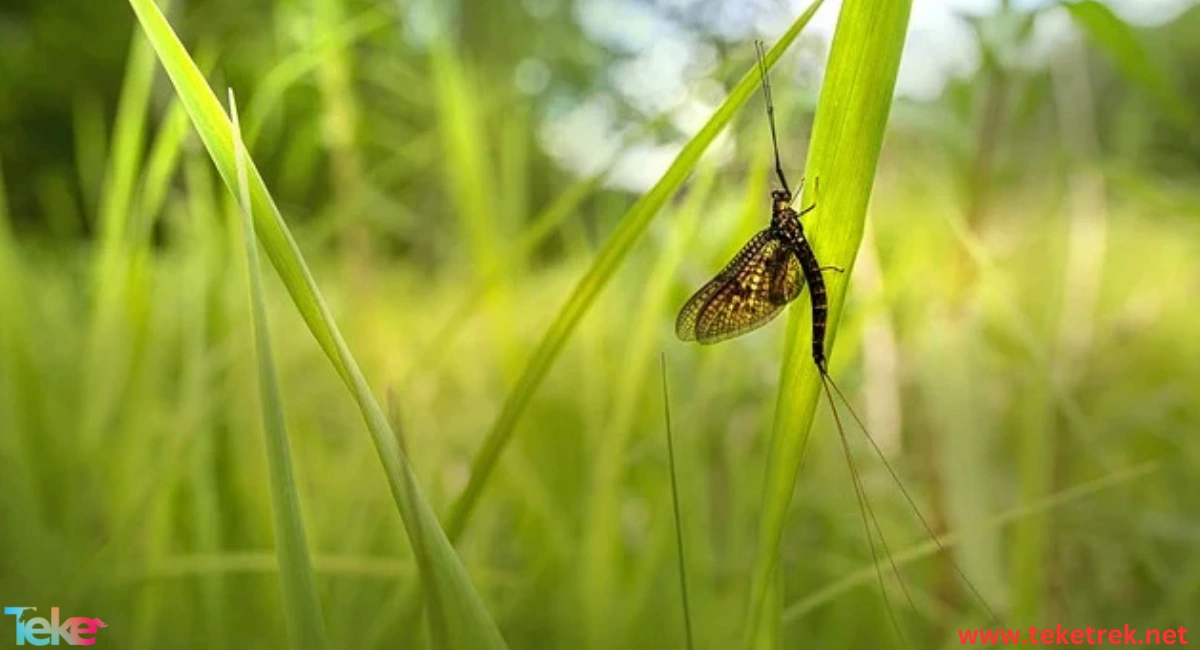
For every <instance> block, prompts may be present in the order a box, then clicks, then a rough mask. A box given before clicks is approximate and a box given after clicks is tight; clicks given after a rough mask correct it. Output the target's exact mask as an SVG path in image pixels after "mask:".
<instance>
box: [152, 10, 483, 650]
mask: <svg viewBox="0 0 1200 650" xmlns="http://www.w3.org/2000/svg"><path fill="white" fill-rule="evenodd" d="M129 4H130V6H131V7H132V8H133V10H134V12H135V13H136V14H137V18H138V21H139V23H140V24H141V26H142V31H143V33H144V34H145V35H146V37H147V38H149V40H150V42H151V44H152V45H153V47H154V50H155V52H156V53H157V54H158V58H159V61H160V62H161V63H162V65H163V67H164V68H165V69H166V71H167V74H168V76H169V77H170V79H171V83H172V85H173V86H174V87H175V91H176V94H177V95H178V96H179V99H180V100H181V101H182V102H183V104H184V106H185V108H186V109H187V112H188V116H189V117H190V118H191V120H192V125H193V126H194V127H195V128H196V131H197V132H198V133H199V135H200V139H201V141H202V142H203V143H204V146H205V148H206V149H207V150H208V153H209V156H210V157H211V158H212V160H213V163H214V165H215V166H216V168H217V171H218V172H219V173H220V174H221V177H222V179H223V180H224V182H225V185H226V186H227V187H229V188H230V189H231V191H234V192H235V193H236V190H235V188H237V187H238V186H239V183H238V178H237V172H236V164H235V161H234V151H233V133H232V128H231V126H230V122H229V119H228V118H227V117H226V115H225V113H224V111H223V110H222V108H221V104H220V102H219V101H217V98H216V95H214V94H213V92H212V90H211V89H210V88H209V87H208V83H207V81H205V79H204V76H203V75H202V74H201V72H200V69H199V68H198V67H197V66H196V63H195V62H194V61H193V60H192V58H191V56H189V55H188V53H187V50H186V49H185V48H184V47H183V44H182V43H181V42H180V41H179V38H178V37H177V36H176V35H175V32H174V31H173V30H172V29H171V26H170V24H168V23H167V20H166V18H165V17H164V16H163V15H162V12H161V11H159V9H158V7H157V6H156V5H155V4H154V2H153V0H129ZM246 176H247V182H246V185H247V186H248V188H249V194H250V202H249V208H250V211H251V216H252V217H253V219H254V225H255V231H256V235H257V237H258V239H259V241H260V242H261V243H262V246H263V250H264V251H265V252H266V253H267V257H268V258H269V259H270V260H271V264H272V265H273V266H274V267H275V270H276V272H277V273H278V274H279V277H280V280H281V281H282V282H283V284H284V287H285V288H286V290H287V291H288V294H289V295H290V296H291V298H292V302H293V304H294V305H295V306H296V309H297V310H298V311H299V313H300V316H301V317H302V318H303V319H304V322H305V324H306V325H307V326H308V328H309V330H310V331H311V332H312V334H313V337H314V338H315V339H316V340H317V343H318V345H320V346H321V349H322V351H323V352H324V353H325V355H326V357H327V358H328V359H329V360H330V362H331V363H332V364H333V366H334V369H335V370H336V371H337V373H338V376H339V377H341V379H342V381H343V382H344V383H345V384H346V387H347V389H348V390H349V391H350V393H351V395H352V396H353V397H354V400H355V402H356V403H357V405H358V407H359V410H360V412H361V413H362V416H363V419H364V420H365V421H366V424H367V429H368V431H369V432H370V434H371V440H372V442H373V443H374V445H375V450H376V452H377V453H378V455H379V458H380V462H381V463H382V464H383V468H384V473H385V476H386V478H387V481H388V487H389V488H390V491H391V493H392V498H393V501H394V502H395V504H396V508H397V510H398V511H399V513H400V516H401V518H402V519H403V522H404V527H405V531H406V532H407V534H408V536H409V541H410V543H412V544H413V545H414V547H416V546H417V541H416V540H415V537H416V536H418V535H421V536H422V537H423V538H422V539H421V540H420V542H419V544H420V548H423V549H425V550H426V552H428V554H429V555H430V557H431V559H432V561H431V562H430V564H429V567H428V568H429V571H430V573H432V575H429V576H427V577H428V579H429V580H432V581H434V582H435V583H436V584H437V587H438V589H437V595H438V597H439V598H441V599H442V602H440V603H439V605H440V607H441V608H442V610H443V611H444V612H446V619H447V622H448V623H449V625H448V630H447V638H448V641H449V642H448V643H447V647H449V648H463V649H470V650H475V649H477V648H504V647H505V644H504V640H503V638H502V637H501V636H500V632H499V630H498V629H497V627H496V624H495V623H494V622H493V621H492V619H491V617H490V616H489V615H488V613H487V610H486V609H485V608H484V605H483V601H482V599H481V598H480V596H479V594H478V593H476V591H475V589H474V588H473V587H472V586H471V582H470V579H469V578H468V576H467V573H466V570H465V569H464V568H463V565H462V563H461V561H460V560H459V558H458V556H457V555H455V553H454V549H453V547H452V546H451V544H450V542H449V540H448V539H447V538H446V536H445V535H444V534H443V533H442V530H441V528H440V527H439V525H438V520H437V517H436V516H435V515H434V512H433V509H432V508H431V507H430V505H429V503H428V501H427V500H426V499H425V497H424V495H423V494H422V493H421V491H420V488H419V486H418V485H417V481H416V479H415V477H413V476H409V475H408V474H409V473H411V472H412V467H411V466H410V465H409V463H408V459H407V458H405V457H404V456H403V455H402V454H401V452H400V448H399V445H398V444H397V442H396V438H395V436H394V435H393V433H392V431H391V427H390V426H389V425H388V422H387V418H386V417H385V415H384V413H383V410H382V409H381V408H380V406H379V404H378V402H377V401H376V400H375V397H374V395H372V393H371V389H370V386H369V385H368V384H367V380H366V378H365V377H364V376H363V374H362V371H361V370H360V369H359V367H358V363H357V362H356V361H355V360H354V357H353V355H352V354H351V353H350V349H349V347H348V346H347V345H346V343H345V341H344V340H343V338H342V335H341V332H340V331H339V330H338V328H337V325H336V324H335V323H334V320H333V316H332V314H331V313H330V311H329V308H328V307H327V306H326V304H325V300H324V298H322V297H321V293H320V291H319V290H318V288H317V284H316V281H315V280H314V279H313V276H312V272H311V271H309V269H308V266H307V265H306V264H305V262H304V259H303V256H302V255H301V254H300V249H299V247H298V246H297V245H296V242H295V240H294V239H293V238H292V235H291V232H290V231H289V230H288V228H287V225H286V224H285V222H284V220H283V215H282V214H280V212H279V208H278V207H277V206H276V204H275V200H274V198H273V197H272V196H271V194H270V192H269V191H268V190H267V187H266V184H265V183H264V182H263V179H262V176H261V175H260V174H259V172H258V169H257V168H256V167H255V166H254V164H253V160H247V161H246Z"/></svg>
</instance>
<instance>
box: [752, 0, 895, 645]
mask: <svg viewBox="0 0 1200 650" xmlns="http://www.w3.org/2000/svg"><path fill="white" fill-rule="evenodd" d="M910 9H911V1H910V0H896V1H895V2H885V3H878V2H872V1H871V0H846V2H845V3H844V4H843V5H842V10H841V15H840V16H839V17H838V23H837V28H836V30H835V32H834V36H833V44H832V45H831V47H830V52H829V64H828V66H827V68H826V71H825V81H824V84H823V86H822V88H821V96H820V100H819V101H820V103H819V105H818V107H817V114H816V118H815V122H814V123H813V138H812V146H811V147H810V149H809V152H808V164H807V166H806V171H805V173H806V174H807V176H808V178H809V179H810V181H815V180H816V179H819V180H820V182H819V183H817V182H809V183H807V184H806V185H805V192H804V194H805V196H804V198H803V200H802V201H801V203H800V205H805V206H807V205H810V204H811V203H813V201H814V200H816V202H817V209H816V210H814V211H813V212H812V214H811V215H809V216H808V217H806V222H805V226H806V229H807V231H808V237H809V240H810V241H811V242H812V245H813V248H814V250H815V252H816V254H817V258H818V259H819V260H821V263H822V264H834V265H837V266H841V267H842V268H844V269H846V272H845V273H836V274H835V273H831V274H829V275H827V280H826V284H827V291H828V298H829V329H828V331H827V333H826V335H825V337H826V338H825V349H826V354H828V355H830V356H832V350H833V341H834V338H835V336H836V334H837V322H838V318H839V316H840V315H841V311H842V303H843V301H844V300H845V296H846V283H847V280H848V278H849V276H850V272H851V270H852V269H853V267H854V258H855V255H856V254H857V253H858V246H859V243H860V242H861V240H862V234H863V224H864V222H865V220H866V212H867V202H868V200H869V199H870V196H871V187H872V184H873V182H874V178H875V166H876V163H877V162H878V161H879V150H880V148H881V146H882V144H883V133H884V126H885V125H886V124H887V118H888V112H889V110H890V109H891V104H892V94H893V92H894V90H895V84H896V73H897V71H898V70H899V67H900V53H901V51H902V50H903V47H904V35H905V31H906V30H907V28H908V16H909V10H910ZM814 190H816V191H815V192H814ZM803 299H804V298H801V300H803ZM810 323H811V312H810V310H809V309H808V308H807V307H805V306H802V307H800V308H796V309H792V310H791V315H790V317H789V319H788V334H787V343H786V346H785V350H784V356H783V364H782V367H781V369H780V381H779V396H778V402H777V404H776V407H775V421H774V426H773V430H772V437H771V441H772V442H771V449H770V457H769V459H768V463H767V474H766V482H765V485H764V493H763V508H762V513H763V514H762V517H761V519H760V526H759V544H758V555H757V558H756V560H755V566H754V572H753V578H752V581H751V587H750V589H751V591H750V605H749V610H748V614H747V619H746V623H745V631H746V641H747V643H746V644H745V647H747V648H752V647H757V646H758V642H757V638H758V637H759V636H760V635H762V634H763V633H764V623H767V621H766V620H765V618H764V609H765V606H766V603H767V598H768V593H769V592H770V590H771V585H772V583H773V581H774V578H773V576H774V574H775V570H776V561H777V557H778V553H779V545H780V542H781V540H782V537H783V528H784V525H785V523H786V521H787V514H788V509H789V507H790V505H791V501H792V493H793V489H794V486H795V484H796V477H797V475H798V473H799V461H800V457H801V455H802V454H803V450H804V447H805V445H806V444H807V442H808V434H809V427H810V425H811V424H812V418H813V414H814V412H815V411H816V405H817V396H818V392H819V391H820V387H821V382H820V375H819V374H818V373H817V368H816V365H815V364H814V363H813V360H812V358H811V356H810V341H811V333H810ZM777 625H778V621H777V620H776V621H772V622H770V624H769V625H766V626H765V627H767V628H773V627H776V626H777Z"/></svg>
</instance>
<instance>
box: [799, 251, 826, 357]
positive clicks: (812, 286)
mask: <svg viewBox="0 0 1200 650" xmlns="http://www.w3.org/2000/svg"><path fill="white" fill-rule="evenodd" d="M795 246H796V257H797V258H798V259H799V260H800V268H801V269H803V270H804V280H805V281H806V282H807V283H808V293H809V295H810V296H811V299H812V357H813V361H814V362H815V363H816V364H817V368H819V369H820V370H821V372H825V323H826V321H827V319H828V315H829V299H828V298H827V297H826V295H825V278H824V277H822V275H821V263H820V262H818V261H817V256H816V254H815V253H813V249H812V247H811V246H809V245H808V239H806V238H805V237H804V235H803V234H801V235H800V236H799V237H797V238H796V244H795Z"/></svg>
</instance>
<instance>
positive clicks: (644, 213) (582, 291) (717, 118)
mask: <svg viewBox="0 0 1200 650" xmlns="http://www.w3.org/2000/svg"><path fill="white" fill-rule="evenodd" d="M822 2H823V0H816V1H815V2H813V3H812V4H811V5H810V6H809V8H808V9H807V10H805V11H804V13H803V14H801V15H800V17H799V18H797V19H796V21H795V22H794V23H792V25H791V27H789V28H788V30H787V31H786V32H784V33H783V35H782V36H780V37H779V41H778V42H776V43H775V46H774V47H772V48H771V50H770V51H769V52H767V57H766V58H767V65H768V66H773V65H775V61H777V60H778V59H779V57H780V55H781V54H783V52H784V50H786V49H787V48H788V47H789V46H790V45H791V44H792V41H794V40H796V36H798V35H799V34H800V30H801V29H803V28H804V26H805V25H807V24H808V21H809V19H810V18H812V15H813V14H814V13H816V11H817V9H818V8H819V7H820V6H821V3H822ZM757 89H758V67H757V65H755V66H751V67H750V70H749V71H748V72H747V73H746V74H745V75H743V76H742V78H741V80H740V81H739V82H738V83H737V85H736V86H734V88H733V91H732V92H730V93H729V96H728V97H726V98H725V102H724V103H722V104H721V106H720V108H718V109H717V110H716V112H715V113H713V116H712V117H711V118H709V120H708V122H707V123H706V124H705V125H704V126H703V127H702V128H701V129H700V131H699V132H698V133H696V135H695V137H693V138H692V139H691V140H690V141H689V142H688V143H687V144H686V145H684V147H683V150H682V151H680V152H679V155H678V156H676V157H675V160H674V161H673V162H672V163H671V166H670V167H669V168H668V169H667V171H666V173H665V174H663V177H662V178H660V179H659V180H658V182H657V183H655V184H654V187H652V188H650V191H649V192H647V193H646V194H645V195H644V196H642V198H640V199H638V201H637V202H636V203H634V204H633V207H631V208H630V209H629V212H627V213H625V216H623V217H622V218H621V222H620V224H619V225H618V226H617V229H616V230H615V231H614V232H613V233H612V235H611V236H609V238H608V241H607V242H605V244H604V246H603V248H601V249H600V253H599V254H598V255H597V256H596V259H595V260H594V261H593V262H592V265H591V267H589V268H588V270H587V272H585V273H584V275H583V278H581V279H580V280H579V283H578V284H576V285H575V289H574V290H573V291H572V292H571V295H570V297H568V298H567V303H566V304H565V305H563V308H562V309H561V310H559V313H558V315H557V316H556V317H555V319H554V322H553V323H551V325H550V328H549V329H548V330H546V333H545V335H543V336H542V340H541V342H540V343H539V344H538V347H537V349H536V350H535V351H534V353H533V356H532V357H531V358H530V360H529V362H528V363H527V364H526V366H525V369H524V370H523V371H522V373H521V376H520V378H518V379H517V384H516V386H515V387H514V388H513V390H512V392H511V393H509V395H508V398H507V399H505V401H504V406H503V407H502V408H501V410H500V416H499V417H498V418H497V419H496V422H495V424H494V425H492V430H491V431H490V432H489V433H488V437H487V439H486V440H485V441H484V443H483V448H482V449H481V450H480V452H479V455H478V456H477V457H476V458H475V461H474V463H473V464H472V466H471V478H470V481H469V482H468V483H467V487H466V490H464V491H463V494H462V496H461V497H459V499H458V501H456V502H455V504H454V508H453V510H452V511H451V513H450V517H449V519H448V521H447V523H446V533H447V534H448V535H449V536H450V539H452V540H453V539H457V538H458V536H459V535H461V534H462V532H463V529H464V528H465V527H466V523H467V519H469V518H470V516H471V511H472V510H473V509H474V507H475V504H476V502H477V501H478V500H479V495H480V493H481V492H482V491H483V487H484V485H486V484H487V482H488V479H489V478H490V477H491V474H492V470H494V469H495V467H496V462H497V461H498V460H499V459H500V454H501V453H502V452H503V451H504V448H505V447H506V446H508V442H509V440H511V439H512V435H513V431H514V430H515V429H516V426H517V421H518V420H519V419H520V418H521V415H522V414H523V413H524V412H525V408H526V407H527V406H529V402H530V400H532V399H533V394H534V392H535V391H537V389H538V386H540V385H541V383H542V380H543V379H545V377H546V374H547V373H548V372H549V371H550V367H551V366H552V365H553V364H554V361H555V359H557V358H558V354H559V352H561V351H562V348H563V346H564V345H566V343H567V339H568V338H569V337H570V336H571V333H572V332H573V331H574V330H575V327H576V326H577V325H578V324H579V321H580V320H582V319H583V315H584V314H586V313H587V311H588V309H589V308H591V306H592V303H593V302H595V300H596V297H597V296H598V295H600V291H601V290H602V289H604V287H605V285H607V284H608V281H609V280H610V279H611V278H612V276H613V273H615V272H616V270H617V268H618V267H620V265H621V262H622V261H624V259H625V257H626V256H627V255H628V254H629V251H630V250H632V249H633V246H634V244H636V243H637V241H638V239H640V238H641V236H642V233H644V232H645V231H646V227H647V226H649V225H650V221H651V220H652V219H653V218H654V215H655V214H657V213H658V210H659V208H661V207H662V206H663V204H664V203H666V201H667V199H668V198H670V196H671V195H672V194H674V193H675V190H677V189H679V186H680V185H682V184H683V181H684V180H685V179H686V178H687V177H688V175H689V174H690V173H691V172H692V170H693V169H695V167H696V163H697V162H698V161H699V160H700V156H702V155H703V154H704V151H705V150H706V149H707V148H708V146H709V145H710V144H712V141H713V140H714V139H715V138H716V137H717V135H718V134H719V133H720V132H721V130H722V129H724V128H725V126H726V125H727V124H728V123H729V121H730V120H731V119H733V116H734V114H735V113H737V111H738V109H739V108H741V106H742V104H744V103H746V100H747V99H748V98H749V97H750V95H751V94H752V93H754V92H755V91H756V90H757Z"/></svg>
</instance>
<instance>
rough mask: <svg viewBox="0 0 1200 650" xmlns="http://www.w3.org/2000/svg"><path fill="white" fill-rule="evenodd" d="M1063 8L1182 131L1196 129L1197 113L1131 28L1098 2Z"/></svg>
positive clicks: (1065, 4)
mask: <svg viewBox="0 0 1200 650" xmlns="http://www.w3.org/2000/svg"><path fill="white" fill-rule="evenodd" d="M1060 5H1061V6H1062V8H1063V9H1066V10H1067V13H1068V14H1069V15H1070V16H1071V19H1072V20H1074V21H1075V24H1076V25H1077V26H1079V28H1080V29H1081V30H1083V32H1084V34H1086V35H1087V37H1088V38H1090V39H1091V40H1092V42H1093V43H1094V44H1095V45H1096V47H1097V48H1099V49H1100V50H1101V51H1103V52H1104V53H1105V54H1107V55H1108V56H1109V57H1111V58H1112V60H1113V63H1114V64H1116V66H1117V68H1118V69H1120V71H1121V73H1122V74H1124V75H1125V76H1126V77H1128V78H1129V80H1130V81H1132V82H1134V83H1136V84H1138V85H1140V86H1142V88H1144V89H1145V91H1146V92H1147V93H1148V94H1149V95H1150V97H1152V98H1153V99H1154V101H1155V102H1157V103H1158V104H1159V106H1160V107H1161V108H1162V110H1163V112H1164V113H1166V115H1167V116H1168V117H1170V118H1171V120H1172V121H1174V122H1175V123H1176V124H1177V125H1179V126H1181V127H1183V128H1195V126H1196V122H1197V120H1198V116H1197V114H1196V111H1195V110H1194V109H1193V108H1192V105H1191V104H1190V103H1189V102H1188V100H1187V98H1186V97H1185V96H1184V94H1183V93H1182V92H1181V91H1180V89H1179V87H1178V86H1176V85H1175V83H1174V81H1172V79H1171V77H1170V75H1169V74H1167V71H1166V70H1165V69H1164V67H1163V66H1162V65H1161V64H1160V63H1159V62H1158V61H1155V59H1154V57H1152V56H1151V55H1150V51H1149V50H1148V49H1147V48H1146V46H1145V45H1144V44H1143V43H1142V41H1141V39H1140V38H1138V34H1137V32H1136V30H1135V29H1134V28H1133V26H1132V25H1130V24H1129V23H1127V22H1125V21H1123V20H1121V19H1120V18H1118V17H1117V15H1116V14H1114V13H1113V10H1112V9H1110V8H1109V7H1107V6H1106V5H1104V4H1101V3H1099V2H1096V1H1095V0H1083V1H1082V2H1074V1H1072V2H1062V3H1060Z"/></svg>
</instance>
